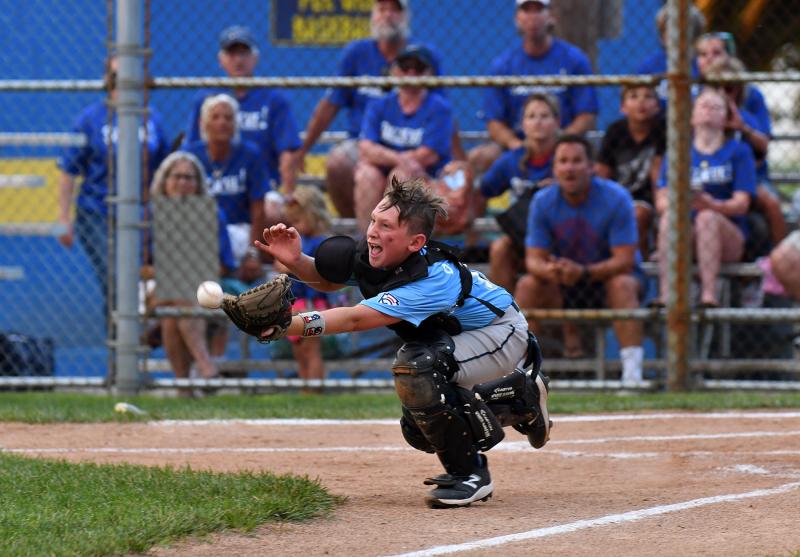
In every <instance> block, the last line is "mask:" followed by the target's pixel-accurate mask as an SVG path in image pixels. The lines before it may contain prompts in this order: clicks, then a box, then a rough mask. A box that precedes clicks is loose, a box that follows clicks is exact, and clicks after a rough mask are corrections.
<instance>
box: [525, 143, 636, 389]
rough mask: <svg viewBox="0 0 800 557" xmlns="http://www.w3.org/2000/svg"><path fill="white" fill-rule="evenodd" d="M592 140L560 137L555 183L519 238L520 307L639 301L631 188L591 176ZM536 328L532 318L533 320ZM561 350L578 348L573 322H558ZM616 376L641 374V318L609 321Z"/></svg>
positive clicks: (572, 353) (573, 353) (537, 200)
mask: <svg viewBox="0 0 800 557" xmlns="http://www.w3.org/2000/svg"><path fill="white" fill-rule="evenodd" d="M592 171H593V163H592V153H591V144H590V143H589V142H588V140H586V139H585V138H584V137H583V136H579V135H564V136H562V137H560V138H559V139H558V141H557V142H556V146H555V155H554V157H553V174H554V176H555V180H556V183H555V184H553V185H551V186H549V187H547V188H545V189H543V190H542V191H540V192H539V193H537V194H536V195H535V196H534V197H533V201H532V203H531V208H530V214H529V216H528V231H527V236H526V238H525V245H526V248H525V266H526V269H527V273H526V274H525V275H524V276H523V277H522V278H520V280H519V282H518V283H517V288H516V291H515V297H516V299H517V301H518V302H519V304H520V306H522V307H523V308H560V307H566V308H578V307H580V308H597V307H602V306H603V305H606V306H609V307H611V308H614V309H623V308H624V309H632V308H636V307H638V306H639V295H640V293H641V292H642V281H643V275H642V273H641V269H640V268H639V262H640V260H641V258H640V256H639V253H638V250H637V245H638V242H637V237H636V219H635V217H634V211H633V200H632V198H631V195H630V193H628V190H626V189H625V188H624V187H622V186H620V185H619V184H617V183H615V182H612V181H611V180H606V179H604V178H598V177H596V176H593V175H592ZM530 325H531V329H532V330H533V331H534V332H536V331H537V330H538V325H537V324H536V323H531V324H530ZM563 330H564V355H565V356H567V357H579V356H581V355H582V353H583V347H582V346H581V339H580V335H579V334H578V331H577V329H576V328H575V326H574V324H573V323H572V322H567V323H565V325H564V328H563ZM614 330H615V332H616V335H617V340H618V341H619V344H620V347H621V349H620V356H621V359H622V369H623V371H622V381H623V382H625V383H639V382H641V380H642V359H643V356H644V351H643V349H642V325H641V322H639V321H634V320H624V321H616V322H614Z"/></svg>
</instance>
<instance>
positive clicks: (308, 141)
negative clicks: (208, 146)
mask: <svg viewBox="0 0 800 557" xmlns="http://www.w3.org/2000/svg"><path fill="white" fill-rule="evenodd" d="M370 28H371V31H372V37H371V38H369V39H360V40H356V41H353V42H351V43H349V44H348V45H347V46H346V47H345V49H344V52H343V54H342V57H341V59H340V61H339V67H338V71H337V75H338V76H339V77H358V76H376V77H380V76H386V75H388V74H389V71H390V68H391V66H392V64H394V63H395V61H396V59H397V55H398V54H400V52H402V51H403V50H404V49H405V48H406V46H407V45H408V42H409V35H410V14H409V9H408V2H407V0H375V2H374V4H373V6H372V15H371V20H370ZM424 46H425V47H426V48H427V49H428V51H429V52H430V58H431V60H430V63H431V68H432V73H433V74H434V75H439V74H441V72H442V61H441V57H440V56H439V54H438V53H437V52H436V50H435V49H434V48H432V46H431V45H430V44H425V45H424ZM388 92H389V91H387V90H384V89H382V88H380V87H358V88H350V87H340V88H336V89H328V90H327V92H326V93H325V96H323V97H322V98H321V99H320V100H319V102H318V103H317V106H316V108H315V109H314V113H313V114H312V116H311V118H310V120H309V122H308V125H307V126H306V134H305V138H304V139H303V145H302V147H301V148H300V150H299V151H298V152H297V154H296V158H297V162H296V167H297V169H298V170H301V169H303V168H304V167H305V156H306V155H307V154H308V152H309V151H310V150H311V148H312V147H313V146H314V145H315V144H316V142H317V140H318V139H319V137H320V135H322V133H323V132H324V131H325V130H327V129H328V127H329V126H330V125H331V122H333V119H334V118H335V117H336V115H337V114H338V113H339V110H341V109H342V108H345V109H346V110H347V124H346V126H347V134H348V136H349V138H348V139H346V140H344V141H342V142H341V143H339V144H337V145H336V146H334V147H333V148H332V149H331V150H330V153H329V154H328V156H327V158H326V161H325V184H326V189H327V192H328V196H329V197H330V199H331V202H332V203H333V206H334V207H335V208H336V211H337V213H338V214H339V216H341V217H353V216H355V214H356V213H355V206H354V199H353V188H354V184H355V182H354V180H355V178H354V173H355V167H356V163H357V162H358V157H359V147H358V135H359V133H360V132H361V124H362V122H363V120H364V113H365V111H366V107H367V104H368V102H369V101H370V100H373V99H379V98H382V97H384V96H385V95H386V94H387V93H388Z"/></svg>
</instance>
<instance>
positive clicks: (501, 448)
mask: <svg viewBox="0 0 800 557" xmlns="http://www.w3.org/2000/svg"><path fill="white" fill-rule="evenodd" d="M798 435H800V431H749V432H742V433H715V434H713V433H708V434H700V435H646V436H641V435H637V436H629V437H622V436H620V437H606V438H601V439H573V440H564V441H551V442H550V443H548V445H547V448H545V449H544V450H542V451H541V452H535V451H533V450H532V449H531V446H530V445H529V444H528V443H527V442H526V441H506V442H503V443H500V444H499V445H497V446H496V447H494V448H493V449H492V451H493V452H530V453H531V454H534V453H537V454H542V455H544V454H548V453H550V454H557V455H560V456H565V457H590V458H617V459H635V458H656V457H659V456H662V455H671V456H674V455H678V454H680V455H684V456H707V455H719V454H720V453H719V452H716V453H715V452H712V451H683V452H678V451H639V452H631V451H613V452H586V451H570V450H564V449H553V448H551V447H552V446H553V445H571V444H572V445H594V444H602V443H625V442H642V441H645V442H657V441H686V440H713V439H731V438H751V437H760V438H764V437H773V438H774V437H792V436H798ZM0 452H18V453H41V454H45V453H130V454H135V453H164V454H169V453H172V454H196V453H327V452H333V453H335V452H342V453H370V452H416V451H414V449H412V448H410V447H408V446H406V445H383V446H380V445H368V446H346V445H345V446H330V447H41V448H36V447H17V448H6V447H0ZM724 453H727V454H757V455H775V456H778V455H780V456H793V455H800V450H785V449H784V450H774V451H724Z"/></svg>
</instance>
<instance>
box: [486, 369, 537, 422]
mask: <svg viewBox="0 0 800 557" xmlns="http://www.w3.org/2000/svg"><path fill="white" fill-rule="evenodd" d="M531 380H532V379H531V378H530V377H529V376H528V375H527V374H526V373H525V372H524V371H522V370H521V369H519V368H517V369H515V370H514V371H512V372H511V373H509V374H508V375H504V376H503V377H500V378H499V379H494V380H492V381H486V382H485V383H479V384H478V385H475V386H474V387H473V388H472V390H473V391H474V392H475V393H476V394H477V395H478V396H479V397H480V398H481V399H483V401H484V402H486V405H487V406H488V407H489V408H490V409H491V411H492V412H493V413H494V415H495V416H496V417H497V420H498V421H499V422H500V424H502V426H503V427H507V426H515V425H517V424H520V423H527V422H530V421H531V420H533V419H536V418H537V417H538V412H537V411H536V403H537V402H538V401H535V400H528V398H530V397H529V396H528V392H527V389H526V381H531Z"/></svg>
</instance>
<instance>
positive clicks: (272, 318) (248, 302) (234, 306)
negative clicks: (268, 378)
mask: <svg viewBox="0 0 800 557" xmlns="http://www.w3.org/2000/svg"><path fill="white" fill-rule="evenodd" d="M291 287H292V281H291V279H290V278H289V277H288V276H286V275H283V274H281V275H278V276H276V277H275V278H273V279H272V280H270V281H267V282H265V283H264V284H261V285H259V286H256V287H255V288H251V289H250V290H248V291H247V292H242V293H241V294H239V295H238V296H230V295H225V297H224V298H223V299H222V309H223V310H224V311H225V313H226V314H228V317H230V320H231V321H233V324H234V325H236V326H237V327H239V329H240V330H242V331H244V332H245V333H247V334H248V335H251V336H254V337H255V338H256V339H257V340H258V341H259V342H270V341H273V340H278V339H280V338H283V337H285V336H286V333H287V329H288V328H289V324H290V323H291V322H292V303H293V302H294V295H293V294H292V288H291ZM269 328H272V331H271V332H270V333H269V334H268V335H267V336H262V333H264V332H265V331H266V330H267V329H269Z"/></svg>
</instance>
